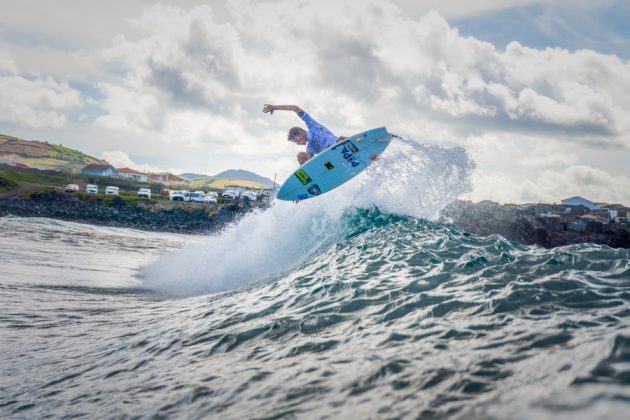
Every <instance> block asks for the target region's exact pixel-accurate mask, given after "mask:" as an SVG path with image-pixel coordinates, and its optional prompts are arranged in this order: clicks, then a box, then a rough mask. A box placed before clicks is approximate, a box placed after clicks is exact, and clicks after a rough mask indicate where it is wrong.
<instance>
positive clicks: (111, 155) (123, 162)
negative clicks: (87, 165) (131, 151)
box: [100, 150, 183, 174]
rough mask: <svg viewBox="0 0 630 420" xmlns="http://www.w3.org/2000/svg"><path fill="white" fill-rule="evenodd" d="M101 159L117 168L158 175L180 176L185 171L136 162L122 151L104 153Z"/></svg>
mask: <svg viewBox="0 0 630 420" xmlns="http://www.w3.org/2000/svg"><path fill="white" fill-rule="evenodd" d="M100 158H101V159H104V160H106V161H108V162H109V163H111V164H112V165H113V166H114V167H115V168H132V169H135V170H138V171H141V172H146V173H156V172H158V173H159V172H170V173H174V174H180V173H182V172H183V171H182V170H181V169H174V168H168V169H165V168H160V167H156V166H153V165H149V164H146V163H140V164H138V163H136V162H134V161H133V160H132V159H131V158H130V157H129V155H128V154H127V153H126V152H123V151H121V150H114V151H111V152H103V153H101V155H100Z"/></svg>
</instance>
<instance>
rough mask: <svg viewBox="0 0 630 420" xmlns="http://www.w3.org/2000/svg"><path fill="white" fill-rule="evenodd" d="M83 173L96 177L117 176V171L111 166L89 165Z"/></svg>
mask: <svg viewBox="0 0 630 420" xmlns="http://www.w3.org/2000/svg"><path fill="white" fill-rule="evenodd" d="M81 173H82V174H84V175H96V176H116V175H118V174H117V173H116V169H114V168H113V167H112V166H111V165H94V164H92V165H87V166H85V167H84V168H83V169H81Z"/></svg>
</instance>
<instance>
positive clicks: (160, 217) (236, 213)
mask: <svg viewBox="0 0 630 420" xmlns="http://www.w3.org/2000/svg"><path fill="white" fill-rule="evenodd" d="M156 207H157V206H156ZM207 208H208V206H204V205H203V204H200V205H199V208H176V207H174V208H150V207H145V206H141V205H128V204H127V203H126V202H125V200H123V199H121V198H118V197H115V198H113V199H111V200H109V201H108V202H107V205H104V204H103V203H99V202H98V201H95V200H85V199H82V197H79V196H77V195H69V194H65V193H61V192H56V191H46V192H38V193H33V194H32V195H30V197H22V196H14V197H11V198H8V199H3V200H0V217H1V216H7V215H14V216H25V217H48V218H51V219H60V220H68V221H74V222H83V223H91V224H98V225H105V226H115V227H126V228H133V229H141V230H151V231H163V232H176V233H187V234H207V233H211V232H217V231H219V230H221V229H222V228H224V227H226V226H227V225H229V224H230V223H232V222H235V221H238V220H239V219H240V218H242V217H243V216H244V215H245V214H246V213H247V212H249V211H250V209H249V207H248V206H239V205H238V204H230V205H223V206H221V207H220V208H219V209H218V211H215V212H213V213H209V212H208V211H207Z"/></svg>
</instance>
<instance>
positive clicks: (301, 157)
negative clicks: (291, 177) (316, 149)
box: [297, 152, 310, 165]
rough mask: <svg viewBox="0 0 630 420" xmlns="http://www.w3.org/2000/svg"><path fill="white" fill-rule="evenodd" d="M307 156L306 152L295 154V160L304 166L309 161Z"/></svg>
mask: <svg viewBox="0 0 630 420" xmlns="http://www.w3.org/2000/svg"><path fill="white" fill-rule="evenodd" d="M309 157H310V156H309V155H308V153H306V152H300V153H298V154H297V160H298V163H299V164H300V165H304V164H305V163H306V161H307V160H308V159H309Z"/></svg>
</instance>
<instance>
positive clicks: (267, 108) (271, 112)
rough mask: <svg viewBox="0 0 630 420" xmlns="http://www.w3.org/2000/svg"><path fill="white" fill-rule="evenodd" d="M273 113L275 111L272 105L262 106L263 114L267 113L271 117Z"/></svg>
mask: <svg viewBox="0 0 630 420" xmlns="http://www.w3.org/2000/svg"><path fill="white" fill-rule="evenodd" d="M273 111H275V107H274V106H273V105H269V104H265V105H264V106H263V112H264V113H265V114H266V113H267V112H269V113H270V114H271V115H273Z"/></svg>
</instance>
